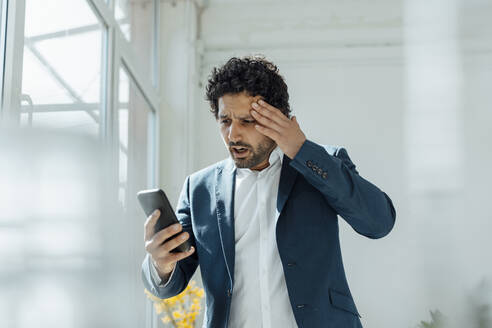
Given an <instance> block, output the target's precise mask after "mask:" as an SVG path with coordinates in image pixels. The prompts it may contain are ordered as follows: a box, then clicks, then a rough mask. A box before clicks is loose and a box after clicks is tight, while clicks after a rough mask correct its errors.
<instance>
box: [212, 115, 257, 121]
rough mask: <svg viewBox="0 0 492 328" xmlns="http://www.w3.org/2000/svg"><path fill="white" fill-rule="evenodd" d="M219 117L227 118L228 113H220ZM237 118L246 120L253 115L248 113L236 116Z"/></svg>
mask: <svg viewBox="0 0 492 328" xmlns="http://www.w3.org/2000/svg"><path fill="white" fill-rule="evenodd" d="M219 118H220V119H223V118H229V115H227V114H220V115H219ZM237 118H238V119H239V120H247V119H253V116H251V114H250V115H244V116H237Z"/></svg>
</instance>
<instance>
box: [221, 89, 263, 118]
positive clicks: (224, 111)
mask: <svg viewBox="0 0 492 328" xmlns="http://www.w3.org/2000/svg"><path fill="white" fill-rule="evenodd" d="M261 98H262V97H261V96H259V95H258V96H254V97H253V96H250V95H248V94H247V93H245V92H241V93H235V94H232V93H228V94H225V95H223V96H222V97H220V98H219V101H218V105H219V106H218V107H219V116H236V115H249V111H250V109H251V104H252V103H253V102H254V101H257V100H259V99H261Z"/></svg>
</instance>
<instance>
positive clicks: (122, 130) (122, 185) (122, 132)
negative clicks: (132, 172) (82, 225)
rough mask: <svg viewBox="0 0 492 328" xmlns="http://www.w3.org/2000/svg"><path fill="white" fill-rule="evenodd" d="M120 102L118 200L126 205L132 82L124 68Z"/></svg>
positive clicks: (120, 86) (121, 75)
mask: <svg viewBox="0 0 492 328" xmlns="http://www.w3.org/2000/svg"><path fill="white" fill-rule="evenodd" d="M119 83H120V84H119V96H118V99H119V102H118V129H119V151H118V152H119V160H118V162H119V189H118V200H119V201H120V202H121V203H122V204H123V205H126V200H125V196H126V188H127V182H128V99H129V98H130V85H129V83H130V80H129V77H128V74H127V73H126V71H125V70H124V69H123V68H120V82H119Z"/></svg>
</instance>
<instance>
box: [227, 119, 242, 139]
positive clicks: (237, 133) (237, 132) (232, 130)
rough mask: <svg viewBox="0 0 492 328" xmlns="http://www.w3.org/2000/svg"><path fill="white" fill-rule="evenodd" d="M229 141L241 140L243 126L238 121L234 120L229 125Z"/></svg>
mask: <svg viewBox="0 0 492 328" xmlns="http://www.w3.org/2000/svg"><path fill="white" fill-rule="evenodd" d="M228 138H229V141H232V142H238V141H240V140H241V127H240V125H239V124H238V123H234V122H232V123H231V125H230V126H229V135H228Z"/></svg>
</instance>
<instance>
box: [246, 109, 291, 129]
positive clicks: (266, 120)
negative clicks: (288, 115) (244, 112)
mask: <svg viewBox="0 0 492 328" xmlns="http://www.w3.org/2000/svg"><path fill="white" fill-rule="evenodd" d="M251 115H253V117H254V119H255V120H256V121H257V122H259V123H261V124H262V125H264V126H268V127H269V128H272V129H274V130H275V131H277V132H282V130H283V129H284V127H283V126H280V125H278V124H277V123H276V122H274V121H272V120H271V119H269V118H268V117H266V116H263V115H262V114H261V113H259V112H257V111H256V110H254V109H253V110H251Z"/></svg>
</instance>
